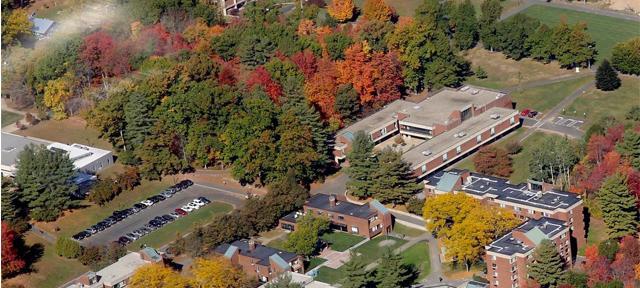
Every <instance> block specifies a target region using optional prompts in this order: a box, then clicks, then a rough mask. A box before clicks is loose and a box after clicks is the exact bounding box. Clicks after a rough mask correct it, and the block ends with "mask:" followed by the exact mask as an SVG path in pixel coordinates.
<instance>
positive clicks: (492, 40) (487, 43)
mask: <svg viewBox="0 0 640 288" xmlns="http://www.w3.org/2000/svg"><path fill="white" fill-rule="evenodd" d="M480 11H482V15H481V16H480V21H479V24H480V40H482V46H484V48H485V49H490V50H491V51H493V49H494V48H497V47H498V46H499V44H500V42H499V40H498V37H497V34H496V23H497V21H498V19H500V15H501V14H502V5H500V0H484V1H483V2H482V5H481V6H480Z"/></svg>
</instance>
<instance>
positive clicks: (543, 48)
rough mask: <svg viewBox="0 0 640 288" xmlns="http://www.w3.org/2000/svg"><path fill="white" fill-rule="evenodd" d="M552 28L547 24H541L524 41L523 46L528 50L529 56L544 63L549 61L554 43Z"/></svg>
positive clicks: (551, 57)
mask: <svg viewBox="0 0 640 288" xmlns="http://www.w3.org/2000/svg"><path fill="white" fill-rule="evenodd" d="M551 32H552V30H551V29H550V28H549V26H547V25H545V24H542V25H540V27H538V30H536V32H534V33H533V34H531V35H530V36H529V38H528V39H527V41H526V42H525V47H526V49H527V50H528V51H529V55H530V56H531V58H533V59H536V60H538V61H542V62H544V63H549V62H550V61H551V59H553V57H554V55H553V51H554V49H555V48H554V46H555V43H554V42H553V39H552V37H551V36H552V35H551Z"/></svg>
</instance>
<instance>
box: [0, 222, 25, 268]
mask: <svg viewBox="0 0 640 288" xmlns="http://www.w3.org/2000/svg"><path fill="white" fill-rule="evenodd" d="M18 240H19V235H18V233H16V231H14V230H12V229H11V228H9V225H7V223H4V222H3V223H2V277H3V278H4V277H8V276H11V275H15V274H17V273H19V272H20V271H22V270H23V269H24V268H25V267H26V266H27V262H26V261H25V260H24V259H22V256H21V255H20V254H19V252H18V247H16V244H17V241H18Z"/></svg>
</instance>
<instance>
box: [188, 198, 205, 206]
mask: <svg viewBox="0 0 640 288" xmlns="http://www.w3.org/2000/svg"><path fill="white" fill-rule="evenodd" d="M191 203H193V204H196V205H198V206H204V205H206V203H204V202H202V200H200V199H193V201H191Z"/></svg>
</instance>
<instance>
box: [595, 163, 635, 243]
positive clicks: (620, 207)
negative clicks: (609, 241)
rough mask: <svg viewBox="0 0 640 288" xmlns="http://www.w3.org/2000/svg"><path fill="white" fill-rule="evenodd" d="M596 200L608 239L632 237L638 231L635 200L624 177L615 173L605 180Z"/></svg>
mask: <svg viewBox="0 0 640 288" xmlns="http://www.w3.org/2000/svg"><path fill="white" fill-rule="evenodd" d="M597 199H598V202H599V203H600V209H601V210H602V219H603V220H604V223H605V224H606V225H607V228H608V230H609V237H610V238H619V237H622V236H625V235H632V234H634V233H636V232H637V231H638V209H637V208H636V199H635V197H633V195H631V193H629V188H628V187H627V180H626V177H625V176H624V175H622V174H620V173H617V174H614V175H611V176H609V177H608V178H607V179H605V181H604V183H603V184H602V187H601V188H600V190H599V191H598V194H597Z"/></svg>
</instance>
